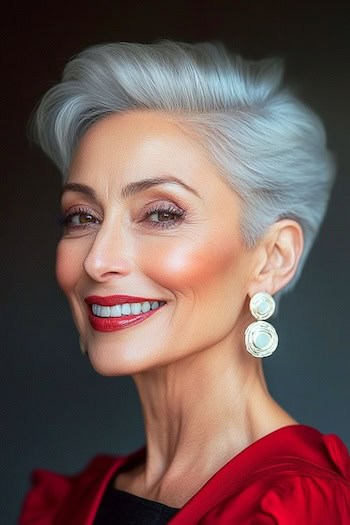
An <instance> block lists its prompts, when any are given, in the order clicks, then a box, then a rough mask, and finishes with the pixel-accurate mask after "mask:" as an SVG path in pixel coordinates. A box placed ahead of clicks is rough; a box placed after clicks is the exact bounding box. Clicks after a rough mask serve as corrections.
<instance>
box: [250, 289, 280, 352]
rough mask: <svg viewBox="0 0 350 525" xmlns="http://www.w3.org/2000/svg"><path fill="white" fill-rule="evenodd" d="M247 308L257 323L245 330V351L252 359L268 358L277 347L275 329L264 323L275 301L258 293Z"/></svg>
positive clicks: (266, 295)
mask: <svg viewBox="0 0 350 525" xmlns="http://www.w3.org/2000/svg"><path fill="white" fill-rule="evenodd" d="M249 308H250V311H251V313H252V315H253V316H254V317H255V319H257V321H255V322H254V323H251V324H250V325H248V326H247V328H246V331H245V335H244V340H245V346H246V349H247V351H248V352H249V353H250V354H251V355H253V356H254V357H268V356H269V355H271V354H273V352H274V351H275V350H276V348H277V346H278V335H277V332H276V330H275V328H274V327H273V326H272V325H271V324H270V323H267V322H266V321H265V319H268V318H269V317H271V315H273V313H274V311H275V309H276V303H275V300H274V298H273V297H272V295H270V294H269V293H267V292H259V293H257V294H255V295H253V297H252V298H251V300H250V303H249Z"/></svg>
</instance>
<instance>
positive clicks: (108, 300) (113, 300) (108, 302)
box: [84, 295, 159, 306]
mask: <svg viewBox="0 0 350 525" xmlns="http://www.w3.org/2000/svg"><path fill="white" fill-rule="evenodd" d="M84 301H85V302H86V303H87V304H100V305H101V306H114V305H115V304H124V303H144V302H145V301H149V302H150V303H151V302H153V301H158V302H159V299H150V298H149V297H136V296H135V295H109V296H108V297H100V296H99V295H89V297H85V299H84Z"/></svg>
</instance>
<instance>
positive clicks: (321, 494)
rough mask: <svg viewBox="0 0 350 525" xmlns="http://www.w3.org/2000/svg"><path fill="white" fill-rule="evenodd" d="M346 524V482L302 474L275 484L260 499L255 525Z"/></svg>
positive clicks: (349, 514)
mask: <svg viewBox="0 0 350 525" xmlns="http://www.w3.org/2000/svg"><path fill="white" fill-rule="evenodd" d="M349 521H350V482H349V480H345V479H343V478H342V477H340V476H329V475H327V474H325V475H322V473H319V474H317V475H310V474H309V473H307V474H303V473H302V472H301V473H300V474H294V475H292V476H281V478H280V479H279V480H276V482H275V483H274V485H273V486H272V487H270V488H269V489H268V490H267V491H266V493H265V494H264V495H263V496H262V499H261V501H260V503H259V505H258V507H257V514H256V518H255V521H254V523H256V525H268V524H271V525H272V524H291V523H299V524H308V525H313V524H315V525H328V524H331V523H334V524H335V523H336V524H337V525H347V524H348V523H349Z"/></svg>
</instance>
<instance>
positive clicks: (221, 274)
mask: <svg viewBox="0 0 350 525" xmlns="http://www.w3.org/2000/svg"><path fill="white" fill-rule="evenodd" d="M150 252H151V253H152V256H150ZM241 253H242V248H241V246H240V243H239V242H233V243H231V244H228V243H227V237H226V239H225V241H224V240H223V239H220V238H217V239H215V241H209V240H207V239H206V240H205V241H204V240H203V241H201V242H200V241H198V240H197V241H194V240H193V239H179V240H173V239H172V240H171V241H169V242H167V243H166V244H165V243H163V244H162V245H159V246H157V247H154V249H153V250H150V249H149V246H148V249H147V250H146V249H145V250H144V254H143V256H142V266H143V268H144V272H145V273H147V275H148V276H149V277H150V278H151V279H153V280H154V281H155V282H158V283H159V284H160V285H161V286H163V287H164V288H168V289H170V290H174V291H184V292H185V291H186V289H188V290H190V289H191V290H195V289H196V288H198V289H202V288H203V286H205V287H206V288H208V287H210V286H211V285H218V283H220V282H221V283H222V282H224V283H226V282H227V280H228V279H232V275H233V274H232V272H233V270H234V269H235V267H237V266H238V264H239V260H240V255H241ZM140 262H141V261H140Z"/></svg>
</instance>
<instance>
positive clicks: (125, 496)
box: [93, 484, 179, 525]
mask: <svg viewBox="0 0 350 525" xmlns="http://www.w3.org/2000/svg"><path fill="white" fill-rule="evenodd" d="M178 510H179V509H174V508H172V507H168V506H167V505H163V504H162V503H158V502H157V501H151V500H148V499H144V498H140V497H139V496H135V495H134V494H129V492H124V491H122V490H117V489H115V488H114V487H113V484H110V485H109V486H108V488H107V490H106V492H105V494H104V496H103V498H102V501H101V505H100V507H99V509H98V511H97V514H96V518H95V520H94V523H93V525H164V524H165V523H168V522H169V520H170V518H172V517H173V516H175V514H176V513H177V512H178Z"/></svg>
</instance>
